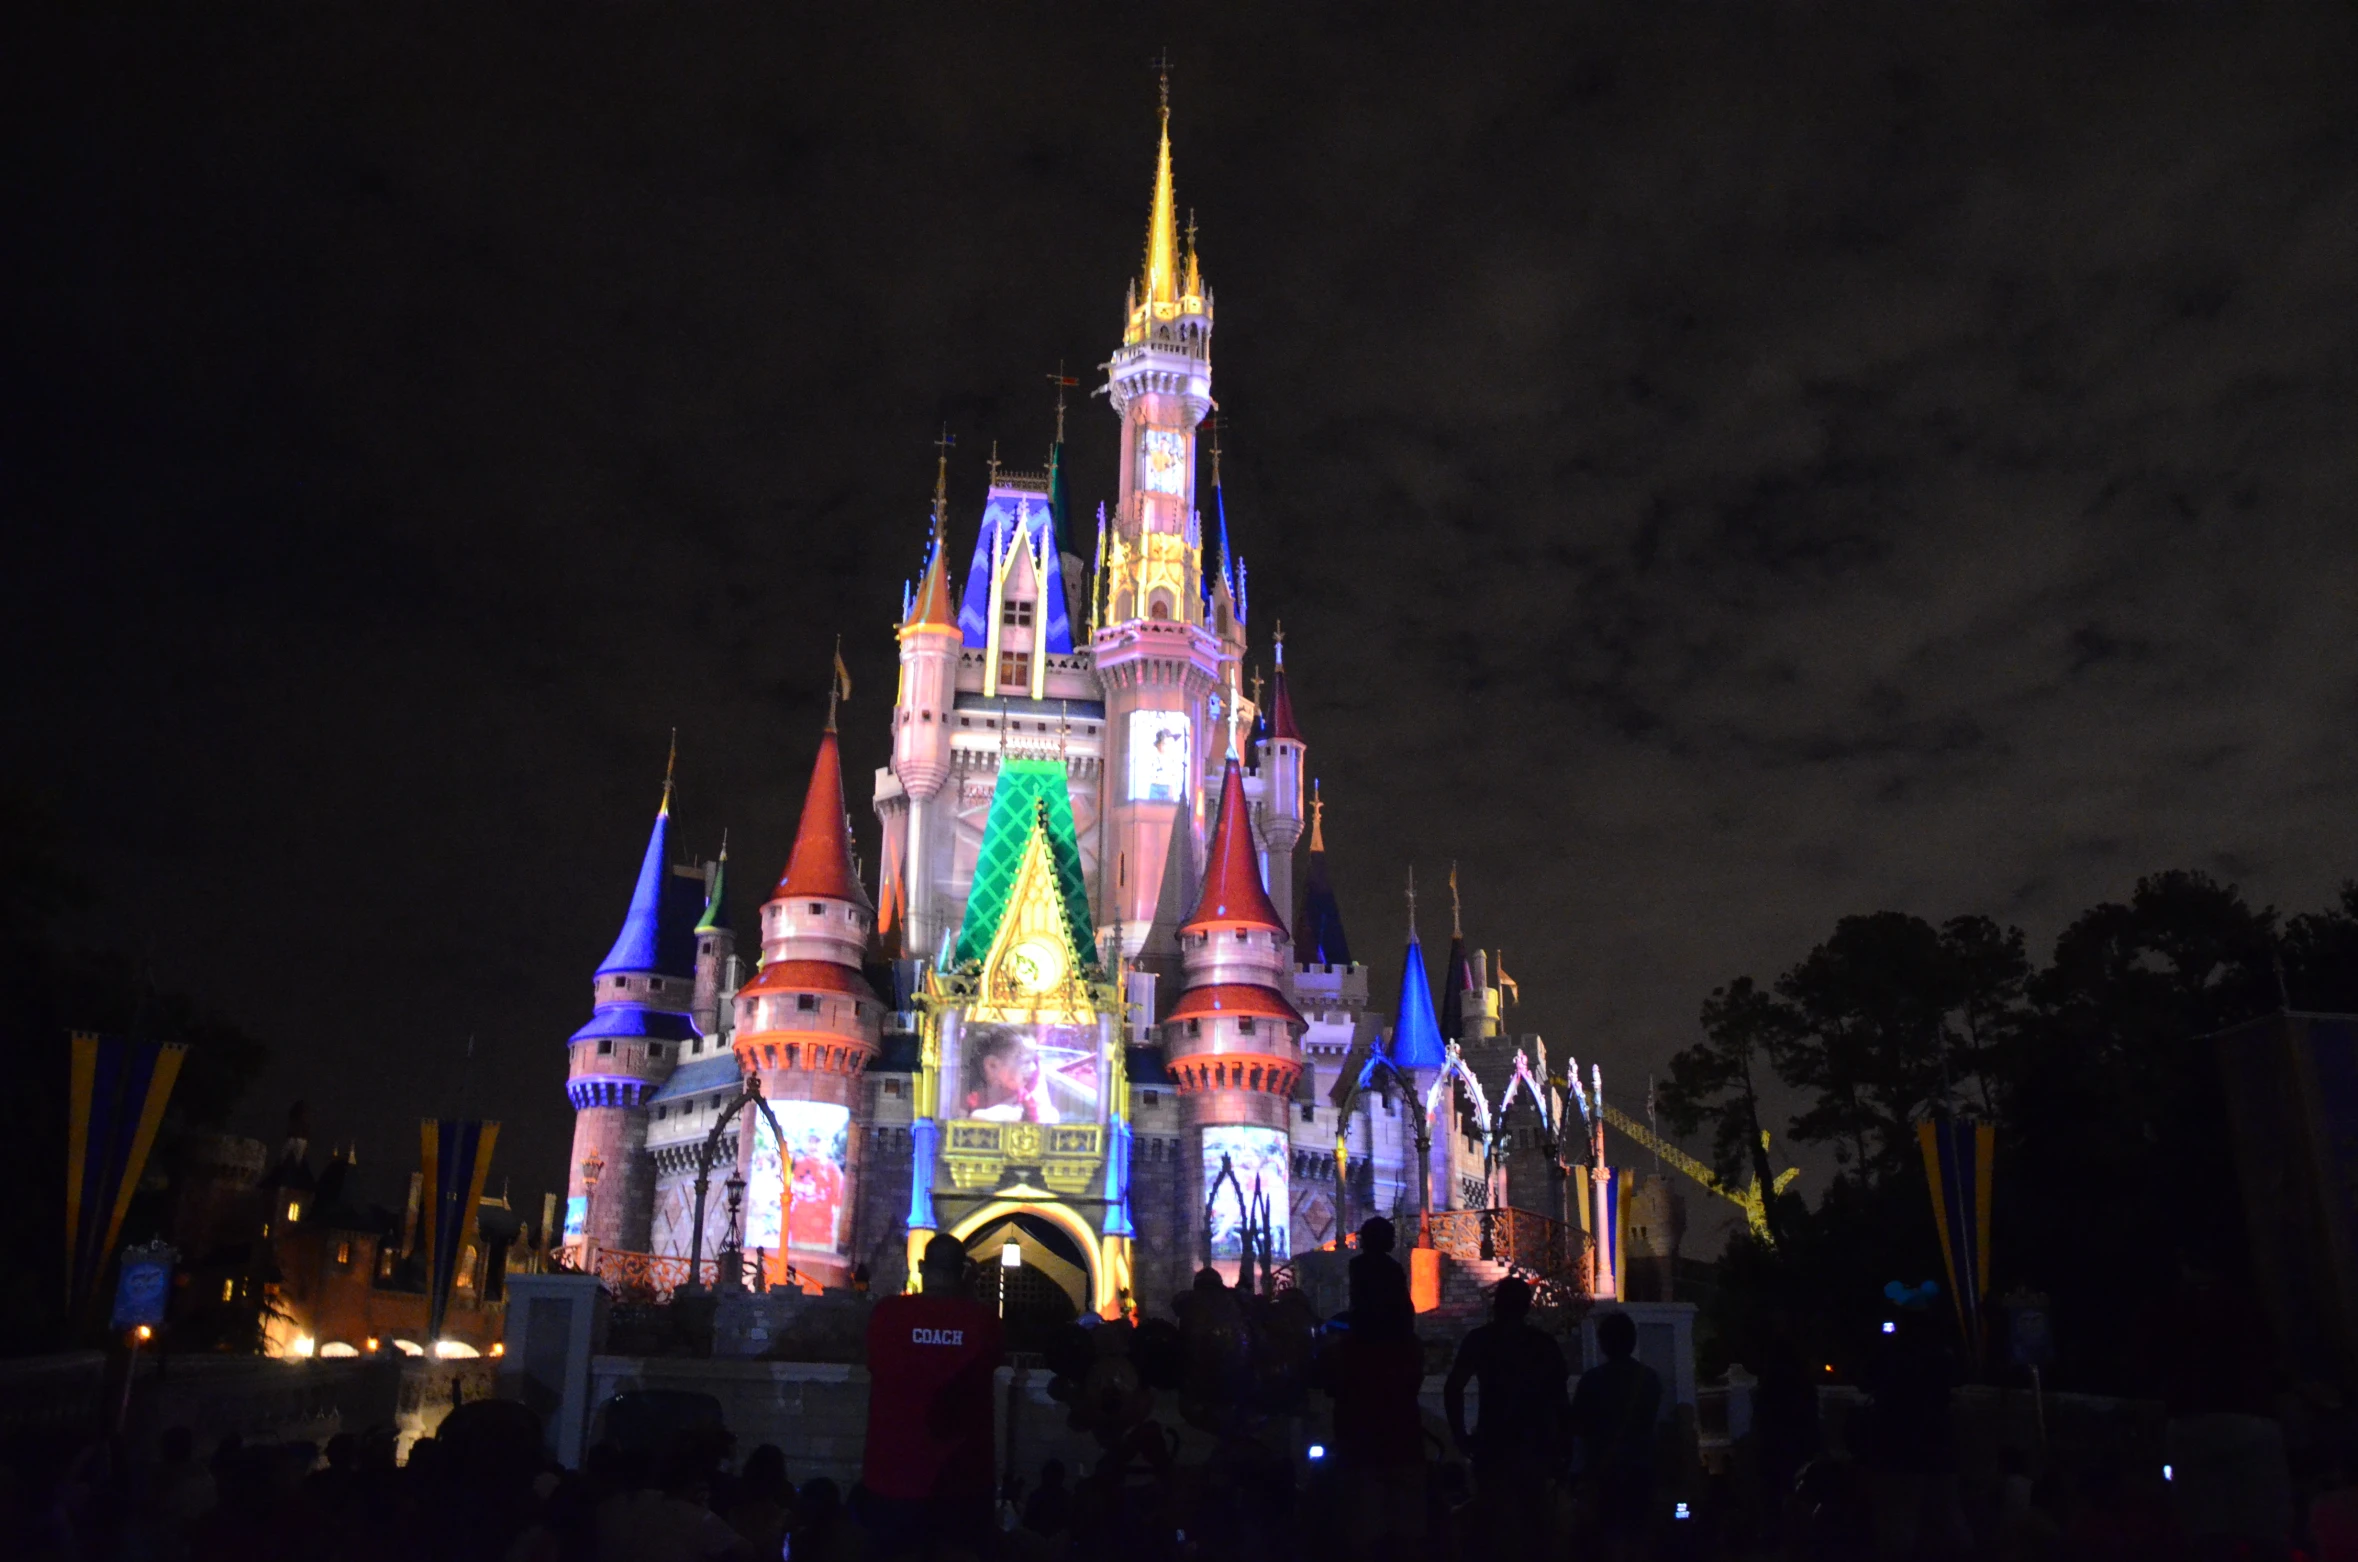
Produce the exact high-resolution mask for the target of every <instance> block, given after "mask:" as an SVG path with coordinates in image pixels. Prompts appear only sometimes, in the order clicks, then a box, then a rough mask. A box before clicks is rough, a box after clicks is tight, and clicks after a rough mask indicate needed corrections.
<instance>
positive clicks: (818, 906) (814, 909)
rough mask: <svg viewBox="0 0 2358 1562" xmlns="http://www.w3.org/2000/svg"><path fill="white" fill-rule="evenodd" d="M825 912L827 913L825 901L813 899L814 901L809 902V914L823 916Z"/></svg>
mask: <svg viewBox="0 0 2358 1562" xmlns="http://www.w3.org/2000/svg"><path fill="white" fill-rule="evenodd" d="M826 914H827V903H826V902H825V901H822V900H814V901H812V902H811V915H812V916H814V917H823V916H825V915H826Z"/></svg>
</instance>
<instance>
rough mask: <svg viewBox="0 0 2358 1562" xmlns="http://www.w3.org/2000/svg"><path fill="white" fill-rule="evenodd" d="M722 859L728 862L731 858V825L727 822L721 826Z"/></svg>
mask: <svg viewBox="0 0 2358 1562" xmlns="http://www.w3.org/2000/svg"><path fill="white" fill-rule="evenodd" d="M720 860H721V861H723V862H727V861H728V860H729V827H728V826H727V825H725V824H724V825H722V826H721V854H720Z"/></svg>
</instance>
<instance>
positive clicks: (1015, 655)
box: [999, 651, 1032, 726]
mask: <svg viewBox="0 0 2358 1562" xmlns="http://www.w3.org/2000/svg"><path fill="white" fill-rule="evenodd" d="M1031 681H1032V653H1031V652H1029V651H1001V652H1000V653H999V682H1000V684H1001V685H1002V686H1004V685H1006V684H1014V683H1021V684H1028V683H1030V682H1031ZM1009 725H1010V726H1012V725H1014V724H1013V723H1012V722H1011V723H1009Z"/></svg>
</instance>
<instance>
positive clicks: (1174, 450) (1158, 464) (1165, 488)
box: [1138, 428, 1187, 494]
mask: <svg viewBox="0 0 2358 1562" xmlns="http://www.w3.org/2000/svg"><path fill="white" fill-rule="evenodd" d="M1138 486H1139V487H1141V488H1143V489H1145V490H1147V491H1148V492H1149V493H1158V494H1179V493H1184V492H1186V490H1187V436H1186V435H1184V434H1181V433H1180V432H1179V431H1178V430H1176V429H1167V428H1149V429H1140V430H1139V431H1138Z"/></svg>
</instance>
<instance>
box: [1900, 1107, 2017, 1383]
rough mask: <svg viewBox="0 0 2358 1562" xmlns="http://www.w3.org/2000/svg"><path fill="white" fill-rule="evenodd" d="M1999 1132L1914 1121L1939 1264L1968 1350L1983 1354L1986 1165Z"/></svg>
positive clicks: (1987, 1219)
mask: <svg viewBox="0 0 2358 1562" xmlns="http://www.w3.org/2000/svg"><path fill="white" fill-rule="evenodd" d="M1997 1141H1998V1130H1997V1127H1996V1125H1994V1124H1991V1123H1976V1122H1970V1121H1965V1122H1960V1121H1958V1120H1956V1119H1954V1118H1950V1119H1945V1120H1943V1121H1941V1122H1937V1123H1918V1124H1917V1125H1916V1142H1917V1144H1918V1146H1919V1147H1920V1148H1921V1149H1922V1150H1923V1152H1924V1176H1925V1179H1926V1181H1928V1182H1929V1183H1931V1185H1932V1219H1933V1224H1935V1225H1936V1226H1938V1227H1939V1228H1940V1256H1941V1262H1942V1263H1944V1264H1945V1265H1947V1266H1948V1271H1949V1294H1950V1296H1952V1297H1954V1298H1955V1299H1956V1304H1957V1327H1958V1328H1959V1329H1960V1330H1962V1331H1964V1335H1965V1345H1966V1348H1967V1349H1969V1350H1971V1351H1972V1352H1973V1353H1974V1355H1975V1357H1976V1358H1977V1359H1978V1358H1979V1356H1980V1354H1981V1298H1982V1293H1983V1291H1985V1290H1987V1289H1988V1287H1989V1272H1990V1163H1991V1161H1992V1160H1993V1159H1994V1158H1995V1151H1996V1149H1997Z"/></svg>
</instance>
